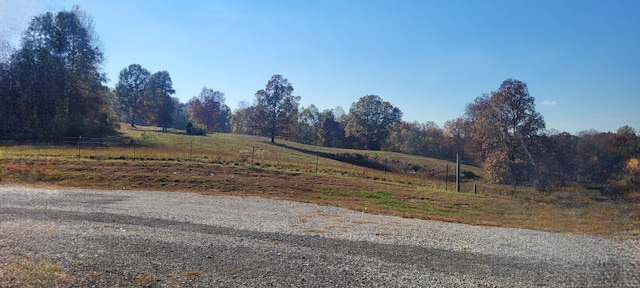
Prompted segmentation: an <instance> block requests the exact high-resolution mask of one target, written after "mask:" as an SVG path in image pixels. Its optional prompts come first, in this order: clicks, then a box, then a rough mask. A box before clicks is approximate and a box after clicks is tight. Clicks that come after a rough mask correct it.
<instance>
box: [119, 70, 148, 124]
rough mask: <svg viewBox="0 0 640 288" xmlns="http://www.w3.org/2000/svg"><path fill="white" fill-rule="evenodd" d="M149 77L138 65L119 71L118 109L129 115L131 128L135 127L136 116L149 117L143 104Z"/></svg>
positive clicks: (146, 71) (145, 104) (146, 107)
mask: <svg viewBox="0 0 640 288" xmlns="http://www.w3.org/2000/svg"><path fill="white" fill-rule="evenodd" d="M150 77H151V73H149V71H148V70H147V69H144V68H142V66H140V64H131V65H129V67H127V68H124V69H122V71H120V76H119V81H118V84H116V96H117V98H118V101H119V102H120V109H122V110H123V111H125V112H127V113H129V120H130V121H131V127H135V123H136V115H145V116H146V115H150V113H149V112H148V111H149V107H148V106H147V104H148V103H145V101H146V102H148V99H147V97H145V94H146V91H147V83H148V82H149V78H150Z"/></svg>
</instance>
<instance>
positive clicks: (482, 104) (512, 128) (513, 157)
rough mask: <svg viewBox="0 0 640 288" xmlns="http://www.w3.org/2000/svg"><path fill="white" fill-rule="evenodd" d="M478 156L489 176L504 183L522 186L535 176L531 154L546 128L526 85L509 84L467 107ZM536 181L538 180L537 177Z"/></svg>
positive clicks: (522, 83)
mask: <svg viewBox="0 0 640 288" xmlns="http://www.w3.org/2000/svg"><path fill="white" fill-rule="evenodd" d="M467 117H469V119H470V120H471V122H472V127H473V128H472V137H473V138H474V139H475V140H476V141H478V142H477V143H478V144H479V146H478V147H475V150H476V151H475V152H476V154H477V155H481V156H482V158H483V159H484V161H485V170H486V171H487V176H489V178H491V179H493V180H494V181H497V182H501V183H513V184H514V185H515V184H516V183H518V182H522V181H524V180H525V179H531V178H532V177H531V176H532V175H533V176H535V161H534V159H533V157H532V155H531V153H530V152H529V148H528V147H529V146H531V145H534V143H535V142H534V141H533V138H534V136H536V135H538V133H539V132H540V131H542V130H544V128H545V123H544V120H543V119H542V116H541V115H540V114H539V113H538V112H536V111H535V99H534V98H533V97H532V96H531V95H530V94H529V90H528V88H527V85H526V84H525V83H524V82H521V81H519V80H514V79H507V80H505V81H504V82H503V83H502V85H500V88H499V89H498V91H494V92H492V93H491V95H490V96H489V95H485V96H482V97H478V98H476V100H475V101H474V103H472V104H469V106H467ZM534 178H535V177H534Z"/></svg>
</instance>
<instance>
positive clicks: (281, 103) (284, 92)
mask: <svg viewBox="0 0 640 288" xmlns="http://www.w3.org/2000/svg"><path fill="white" fill-rule="evenodd" d="M292 93H293V86H291V84H290V83H289V81H288V80H287V79H286V78H284V77H282V75H273V76H272V77H271V79H270V80H269V81H268V82H267V85H266V86H265V89H260V90H258V91H257V92H256V94H255V96H256V103H257V105H256V109H255V111H254V113H253V115H252V120H253V122H254V123H256V124H257V125H258V126H257V127H256V128H258V130H259V131H260V132H261V134H263V135H265V134H270V136H271V143H275V138H276V134H278V135H280V136H284V137H287V138H292V136H293V135H294V134H295V129H296V127H297V126H296V124H297V120H298V102H299V101H300V96H293V95H292Z"/></svg>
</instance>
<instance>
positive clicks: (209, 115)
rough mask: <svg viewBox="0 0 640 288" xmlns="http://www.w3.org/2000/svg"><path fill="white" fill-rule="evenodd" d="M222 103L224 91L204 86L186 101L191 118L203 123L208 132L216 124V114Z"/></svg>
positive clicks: (217, 114)
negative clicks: (197, 94)
mask: <svg viewBox="0 0 640 288" xmlns="http://www.w3.org/2000/svg"><path fill="white" fill-rule="evenodd" d="M223 105H224V93H222V92H220V91H217V90H213V89H211V88H207V87H204V88H202V91H201V92H200V95H199V96H198V97H194V98H193V99H191V100H190V101H189V103H187V106H189V111H190V112H191V118H192V119H193V120H194V121H195V122H196V123H198V124H200V125H203V126H204V127H205V128H206V129H207V131H208V132H213V131H214V130H215V129H216V126H217V124H218V116H219V115H220V111H221V109H222V108H223Z"/></svg>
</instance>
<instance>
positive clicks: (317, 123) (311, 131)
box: [298, 104, 324, 145]
mask: <svg viewBox="0 0 640 288" xmlns="http://www.w3.org/2000/svg"><path fill="white" fill-rule="evenodd" d="M322 116H323V115H322V113H320V110H318V108H316V106H314V105H313V104H311V105H309V107H307V108H304V109H302V112H300V115H299V116H298V142H300V143H304V144H310V145H319V144H320V138H321V135H320V134H321V133H320V130H321V129H322V127H321V126H322V122H323V120H324V119H323V117H322Z"/></svg>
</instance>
